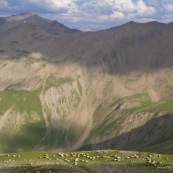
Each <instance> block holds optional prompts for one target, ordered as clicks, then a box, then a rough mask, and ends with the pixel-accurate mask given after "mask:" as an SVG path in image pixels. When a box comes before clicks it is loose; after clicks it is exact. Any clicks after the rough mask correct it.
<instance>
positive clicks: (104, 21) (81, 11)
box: [0, 0, 173, 30]
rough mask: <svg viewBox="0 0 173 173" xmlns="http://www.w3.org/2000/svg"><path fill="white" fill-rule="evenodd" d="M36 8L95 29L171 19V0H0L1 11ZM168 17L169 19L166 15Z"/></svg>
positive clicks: (77, 25)
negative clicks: (131, 22)
mask: <svg viewBox="0 0 173 173" xmlns="http://www.w3.org/2000/svg"><path fill="white" fill-rule="evenodd" d="M22 12H34V13H37V14H39V15H41V16H43V17H46V18H49V19H53V20H58V21H59V22H61V23H63V24H65V25H68V26H69V27H74V28H90V29H94V30H98V29H104V28H108V27H111V26H115V25H119V24H122V23H125V22H127V21H129V20H134V21H141V22H143V21H152V20H158V21H166V22H168V21H170V20H172V19H171V17H170V16H172V14H173V1H172V0H164V1H160V0H0V15H4V14H9V15H10V14H16V13H22ZM165 18H166V19H167V20H166V19H165Z"/></svg>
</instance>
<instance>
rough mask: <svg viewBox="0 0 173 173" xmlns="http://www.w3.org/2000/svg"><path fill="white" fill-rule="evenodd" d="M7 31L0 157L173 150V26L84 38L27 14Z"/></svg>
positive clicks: (1, 65) (1, 72)
mask: <svg viewBox="0 0 173 173" xmlns="http://www.w3.org/2000/svg"><path fill="white" fill-rule="evenodd" d="M0 28H1V34H0V152H14V151H15V152H16V151H31V150H66V151H69V150H70V151H71V150H78V149H81V150H83V149H109V148H114V149H123V150H139V151H141V150H142V151H154V152H159V153H168V154H170V153H172V151H173V143H172V142H173V127H172V118H173V115H172V114H173V106H172V105H173V90H172V88H173V69H172V65H173V50H172V45H173V25H172V23H170V24H161V23H157V22H151V23H146V24H139V23H135V22H129V23H127V24H125V25H122V26H119V27H115V28H111V29H108V30H104V31H98V32H85V33H83V32H81V31H77V30H71V29H69V28H67V27H65V26H63V25H61V24H59V23H58V22H55V21H53V22H51V21H48V20H46V19H43V18H41V17H39V16H37V15H34V14H21V15H17V16H10V17H7V18H1V19H0ZM4 28H5V29H4Z"/></svg>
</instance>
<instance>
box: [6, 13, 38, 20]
mask: <svg viewBox="0 0 173 173" xmlns="http://www.w3.org/2000/svg"><path fill="white" fill-rule="evenodd" d="M33 16H37V15H36V14H34V13H21V14H18V15H12V16H9V17H7V18H6V20H7V21H8V22H12V21H19V20H25V19H27V18H30V17H33Z"/></svg>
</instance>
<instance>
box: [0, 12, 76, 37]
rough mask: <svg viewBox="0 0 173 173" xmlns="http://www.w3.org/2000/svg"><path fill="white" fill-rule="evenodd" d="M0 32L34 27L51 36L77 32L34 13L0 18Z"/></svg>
mask: <svg viewBox="0 0 173 173" xmlns="http://www.w3.org/2000/svg"><path fill="white" fill-rule="evenodd" d="M0 26H1V32H6V31H8V30H11V29H14V28H15V29H17V28H18V29H19V28H20V27H24V26H25V27H31V26H32V27H34V28H37V27H38V28H39V29H42V30H45V31H46V32H48V33H52V34H63V33H73V32H78V30H77V29H70V28H68V27H66V26H64V25H63V24H61V23H59V22H57V21H55V20H54V21H50V20H48V19H44V18H41V17H40V16H38V15H36V14H34V13H22V14H19V15H13V16H9V17H0Z"/></svg>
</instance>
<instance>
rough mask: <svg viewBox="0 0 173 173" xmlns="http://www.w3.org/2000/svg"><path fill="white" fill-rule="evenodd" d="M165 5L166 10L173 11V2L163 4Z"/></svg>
mask: <svg viewBox="0 0 173 173" xmlns="http://www.w3.org/2000/svg"><path fill="white" fill-rule="evenodd" d="M163 7H164V10H166V11H168V12H172V13H173V4H166V5H163Z"/></svg>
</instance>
